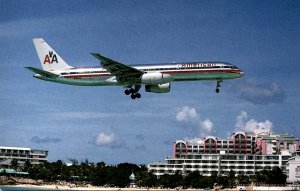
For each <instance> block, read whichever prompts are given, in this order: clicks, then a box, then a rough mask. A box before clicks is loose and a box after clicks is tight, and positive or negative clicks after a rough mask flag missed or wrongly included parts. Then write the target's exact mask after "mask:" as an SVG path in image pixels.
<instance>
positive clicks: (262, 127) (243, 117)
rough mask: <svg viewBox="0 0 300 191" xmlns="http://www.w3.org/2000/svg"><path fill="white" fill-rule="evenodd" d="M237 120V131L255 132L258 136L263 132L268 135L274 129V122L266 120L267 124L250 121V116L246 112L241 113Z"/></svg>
mask: <svg viewBox="0 0 300 191" xmlns="http://www.w3.org/2000/svg"><path fill="white" fill-rule="evenodd" d="M236 119H237V120H236V123H235V128H236V130H241V131H245V132H254V133H256V134H257V133H261V132H265V133H268V132H270V131H271V130H272V127H273V124H272V122H271V121H269V120H266V121H265V122H257V121H256V120H255V119H250V120H248V114H247V112H245V111H241V113H240V114H239V115H238V116H237V118H236Z"/></svg>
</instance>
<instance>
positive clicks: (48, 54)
mask: <svg viewBox="0 0 300 191" xmlns="http://www.w3.org/2000/svg"><path fill="white" fill-rule="evenodd" d="M33 44H34V46H35V49H36V52H37V54H38V56H39V59H40V61H41V64H42V67H43V70H46V71H55V70H67V69H70V68H72V67H71V66H69V65H68V64H67V63H66V62H65V61H64V60H63V59H62V58H61V57H60V56H59V54H57V53H56V52H55V50H53V49H52V48H51V47H50V46H49V45H48V44H47V43H46V42H45V41H44V40H43V39H42V38H34V39H33Z"/></svg>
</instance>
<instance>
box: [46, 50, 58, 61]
mask: <svg viewBox="0 0 300 191" xmlns="http://www.w3.org/2000/svg"><path fill="white" fill-rule="evenodd" d="M53 62H56V63H58V61H57V57H56V54H53V51H49V55H48V54H46V56H45V59H44V64H46V63H48V64H52V63H53Z"/></svg>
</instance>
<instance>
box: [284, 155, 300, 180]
mask: <svg viewBox="0 0 300 191" xmlns="http://www.w3.org/2000/svg"><path fill="white" fill-rule="evenodd" d="M286 166H287V170H286V175H287V181H288V182H300V152H296V153H294V154H293V156H292V157H291V158H290V159H289V160H288V162H287V165H286Z"/></svg>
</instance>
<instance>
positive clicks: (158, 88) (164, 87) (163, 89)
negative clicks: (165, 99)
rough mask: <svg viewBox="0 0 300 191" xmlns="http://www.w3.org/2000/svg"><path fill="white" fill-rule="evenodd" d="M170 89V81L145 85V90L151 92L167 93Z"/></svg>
mask: <svg viewBox="0 0 300 191" xmlns="http://www.w3.org/2000/svg"><path fill="white" fill-rule="evenodd" d="M170 90H171V85H170V83H165V84H157V85H145V91H146V92H153V93H168V92H170Z"/></svg>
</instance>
